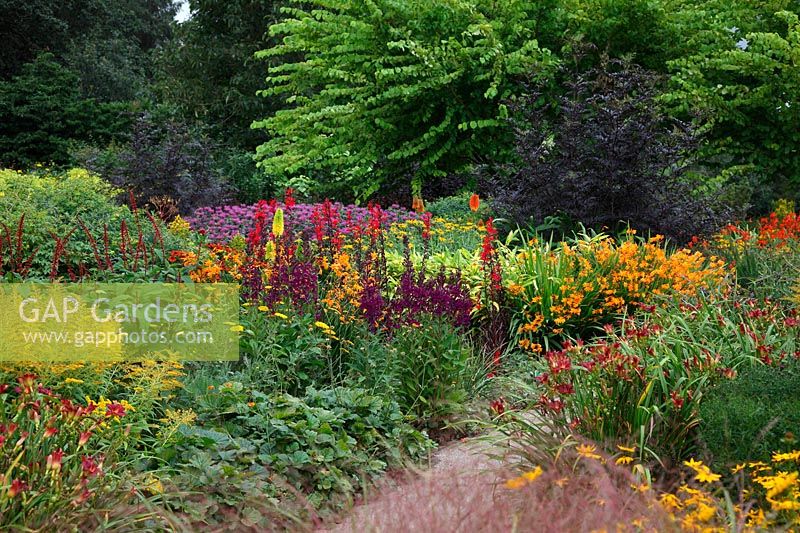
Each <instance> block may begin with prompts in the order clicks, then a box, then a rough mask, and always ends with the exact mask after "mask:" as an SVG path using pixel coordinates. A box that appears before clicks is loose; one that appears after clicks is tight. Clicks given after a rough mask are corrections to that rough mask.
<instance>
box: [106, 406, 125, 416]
mask: <svg viewBox="0 0 800 533" xmlns="http://www.w3.org/2000/svg"><path fill="white" fill-rule="evenodd" d="M106 416H107V417H109V418H110V417H112V416H116V417H122V416H125V407H123V406H122V404H120V403H117V402H113V403H110V404H108V406H107V407H106Z"/></svg>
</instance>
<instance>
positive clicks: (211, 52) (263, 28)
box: [159, 0, 278, 150]
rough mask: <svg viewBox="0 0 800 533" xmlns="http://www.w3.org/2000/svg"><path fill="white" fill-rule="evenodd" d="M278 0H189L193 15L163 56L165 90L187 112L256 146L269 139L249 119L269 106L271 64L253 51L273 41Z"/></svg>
mask: <svg viewBox="0 0 800 533" xmlns="http://www.w3.org/2000/svg"><path fill="white" fill-rule="evenodd" d="M276 4H277V2H275V1H274V0H190V2H189V7H190V10H191V14H192V15H191V18H190V19H189V20H187V21H186V22H184V23H182V24H180V26H179V27H178V28H177V30H176V38H175V39H174V40H173V41H172V42H171V43H170V45H169V46H167V47H166V48H164V50H163V51H162V53H161V54H160V58H159V66H160V70H161V72H160V77H159V91H160V95H161V96H162V97H163V98H164V99H165V100H166V101H168V102H170V103H172V104H174V105H177V106H178V107H179V108H180V109H182V110H183V112H184V113H185V115H186V116H187V117H190V118H193V119H197V120H201V121H202V122H205V123H207V124H208V125H209V126H210V127H211V129H212V132H213V133H214V134H215V136H216V137H217V138H218V139H219V140H221V141H225V142H226V143H228V144H232V145H234V146H238V147H242V148H245V149H248V150H255V147H256V146H258V145H259V144H261V143H262V142H264V141H265V140H266V136H265V135H264V132H262V131H255V130H252V129H251V128H250V124H251V123H252V122H253V120H255V119H256V118H259V117H263V116H264V115H265V114H267V113H269V112H270V101H269V100H268V99H266V98H261V97H259V96H258V95H257V94H256V93H257V92H258V91H259V90H260V89H262V88H263V86H264V78H266V75H267V65H266V63H265V62H263V61H258V60H256V59H255V57H254V54H255V53H256V52H257V51H258V50H262V49H264V48H266V47H268V46H271V45H272V44H274V42H273V40H272V39H270V37H269V34H268V31H267V28H268V27H269V26H270V24H272V23H273V22H275V20H276V19H277V16H278V13H277V7H276Z"/></svg>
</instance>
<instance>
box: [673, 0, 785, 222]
mask: <svg viewBox="0 0 800 533" xmlns="http://www.w3.org/2000/svg"><path fill="white" fill-rule="evenodd" d="M682 4H683V7H682V8H681V9H678V10H676V11H675V15H674V17H675V21H676V23H678V24H680V27H683V28H684V29H685V34H686V35H687V36H688V40H689V42H690V43H691V47H690V49H688V50H686V53H685V54H683V55H682V56H681V57H679V58H678V59H675V60H673V61H672V62H670V63H669V66H670V68H671V69H672V72H673V75H672V78H671V83H670V88H669V91H668V92H667V94H666V95H665V96H664V98H663V100H664V101H665V102H666V103H668V104H669V105H670V106H672V109H673V111H674V112H675V113H677V114H681V115H684V116H690V115H694V116H699V117H700V119H701V120H702V122H703V124H704V127H705V129H706V131H707V138H708V140H709V145H708V147H707V153H708V156H709V159H711V160H714V161H716V163H717V164H718V165H719V166H720V167H721V168H723V169H727V172H726V174H732V175H736V174H739V175H744V176H749V178H750V180H751V182H752V185H753V186H754V188H753V192H754V193H755V194H754V196H753V197H752V198H751V199H750V201H752V202H753V203H755V204H756V208H757V209H759V210H763V209H766V208H768V201H769V200H770V199H771V197H773V196H775V195H779V196H788V197H795V198H798V199H800V128H799V127H798V124H800V22H799V20H800V19H798V15H800V2H797V1H796V0H795V1H791V0H772V1H768V2H750V1H745V0H725V1H722V0H708V1H704V2H701V1H693V2H689V1H684V2H682ZM773 9H774V10H776V11H772V10H773ZM778 9H781V11H777V10H778ZM759 204H760V205H759Z"/></svg>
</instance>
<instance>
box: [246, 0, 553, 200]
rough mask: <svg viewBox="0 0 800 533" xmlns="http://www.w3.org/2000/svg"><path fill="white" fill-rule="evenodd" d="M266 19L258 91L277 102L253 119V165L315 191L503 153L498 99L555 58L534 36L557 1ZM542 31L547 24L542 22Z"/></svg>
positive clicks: (356, 7)
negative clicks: (271, 42)
mask: <svg viewBox="0 0 800 533" xmlns="http://www.w3.org/2000/svg"><path fill="white" fill-rule="evenodd" d="M296 4H297V5H298V6H299V7H297V8H293V9H288V8H287V9H286V10H285V12H286V15H287V18H286V19H285V20H283V21H281V22H279V23H278V24H275V25H274V26H272V28H271V30H270V33H271V34H272V35H273V36H276V37H280V38H281V41H280V42H279V44H277V45H276V46H274V47H272V48H270V49H268V50H265V51H263V52H260V53H259V54H258V55H259V57H262V58H276V57H280V58H283V59H285V63H283V64H281V65H279V66H276V67H273V68H271V69H270V72H269V77H268V79H267V82H268V88H267V89H266V90H264V91H263V93H262V94H263V95H264V96H266V97H268V98H276V97H277V98H281V99H282V100H281V108H280V109H279V110H278V111H277V112H276V113H274V114H273V115H272V116H270V117H268V118H266V119H264V120H261V121H258V122H256V123H255V124H254V126H255V127H257V128H264V129H266V130H267V131H268V132H269V134H270V135H271V138H270V140H269V141H267V142H266V143H264V144H263V145H261V146H260V147H259V148H258V151H257V158H258V159H259V165H260V166H261V168H262V169H263V171H264V172H265V173H266V174H267V175H270V176H273V177H275V178H276V179H277V180H278V181H279V182H280V183H282V184H286V185H293V186H295V187H297V188H300V189H306V190H311V189H312V188H313V190H314V192H316V193H317V194H338V195H340V196H344V195H354V196H356V197H358V198H365V197H368V196H369V195H370V194H372V193H374V192H375V191H376V190H377V189H378V187H380V186H381V184H382V183H384V182H386V181H388V180H391V179H396V178H397V177H398V176H399V177H405V178H406V179H409V180H411V181H412V182H413V184H414V186H415V188H417V189H418V188H419V186H420V184H421V183H422V181H423V180H426V179H433V178H437V177H440V176H443V175H445V174H446V173H448V172H452V171H458V170H460V169H463V168H464V167H465V166H468V165H470V164H472V163H476V162H485V161H487V160H491V159H494V158H498V157H501V158H502V157H503V153H504V152H507V150H508V149H509V148H510V146H511V143H510V142H509V139H510V137H509V135H510V131H509V130H510V128H509V125H508V123H507V121H506V120H505V118H506V107H505V105H504V103H503V102H505V101H506V100H507V99H509V98H513V97H514V96H515V95H517V94H519V93H520V92H521V91H522V90H523V88H522V85H521V84H520V83H519V80H520V79H521V78H522V77H523V76H525V75H529V74H530V73H531V72H533V73H536V74H537V75H540V76H545V75H547V74H548V72H549V67H550V66H551V64H552V63H553V59H552V57H551V54H550V52H549V51H548V50H547V49H544V48H542V47H541V46H540V44H539V42H538V41H537V33H538V32H539V31H542V32H544V33H547V34H548V35H550V33H548V32H549V29H543V28H542V25H544V24H550V23H551V22H552V20H553V18H554V17H557V16H558V13H559V10H558V5H559V2H556V1H552V2H529V1H523V0H503V1H485V0H447V1H442V0H371V1H362V0H358V1H356V0H336V1H332V0H313V1H310V2H296ZM546 30H547V31H546Z"/></svg>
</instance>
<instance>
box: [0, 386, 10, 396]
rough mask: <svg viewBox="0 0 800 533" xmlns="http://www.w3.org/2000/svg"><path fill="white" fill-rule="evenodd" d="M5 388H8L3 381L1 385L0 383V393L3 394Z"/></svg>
mask: <svg viewBox="0 0 800 533" xmlns="http://www.w3.org/2000/svg"><path fill="white" fill-rule="evenodd" d="M7 390H8V385H6V384H5V383H3V384H2V385H0V394H5V392H6V391H7Z"/></svg>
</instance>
